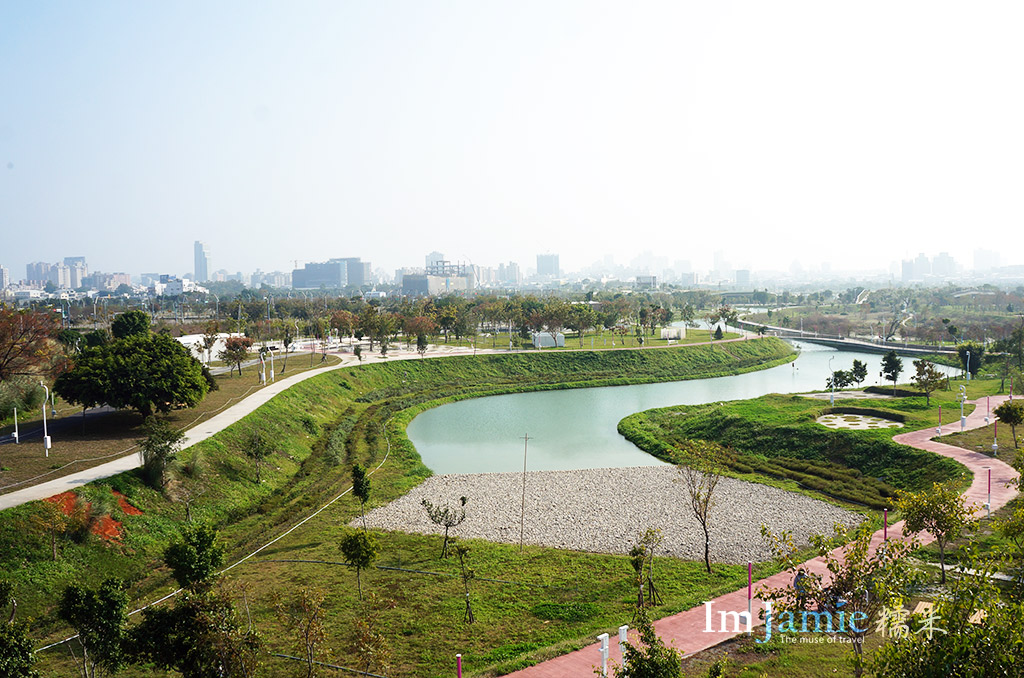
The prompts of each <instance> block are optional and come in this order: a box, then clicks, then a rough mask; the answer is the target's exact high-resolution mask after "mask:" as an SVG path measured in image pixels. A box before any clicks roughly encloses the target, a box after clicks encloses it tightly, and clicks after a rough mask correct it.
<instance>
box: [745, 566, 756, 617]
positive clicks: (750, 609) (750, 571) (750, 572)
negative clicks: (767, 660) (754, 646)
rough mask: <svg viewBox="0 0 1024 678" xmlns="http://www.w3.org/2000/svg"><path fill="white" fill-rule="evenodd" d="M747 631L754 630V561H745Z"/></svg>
mask: <svg viewBox="0 0 1024 678" xmlns="http://www.w3.org/2000/svg"><path fill="white" fill-rule="evenodd" d="M746 622H747V633H748V634H749V633H751V632H752V631H753V630H754V563H753V562H752V561H750V560H748V561H747V619H746Z"/></svg>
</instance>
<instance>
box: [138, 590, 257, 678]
mask: <svg viewBox="0 0 1024 678" xmlns="http://www.w3.org/2000/svg"><path fill="white" fill-rule="evenodd" d="M242 599H243V601H245V605H246V615H245V617H246V619H249V618H250V616H251V615H250V614H249V613H248V602H247V598H246V597H245V595H244V594H243V596H242ZM131 647H132V655H133V658H134V659H135V661H136V662H138V663H142V664H155V665H156V666H157V667H159V668H161V669H164V670H174V671H178V672H179V673H181V675H182V677H183V678H222V677H226V676H231V677H232V678H249V677H252V676H255V675H256V671H257V667H258V665H259V659H260V656H261V654H262V652H263V641H262V639H261V638H260V636H259V634H258V633H256V631H255V630H254V629H253V627H252V624H251V622H249V623H248V624H247V625H246V626H245V627H243V625H242V620H241V618H240V615H239V614H238V612H237V610H236V609H235V606H234V602H233V598H232V589H231V588H230V587H229V586H228V585H226V584H223V583H221V584H220V585H218V586H216V587H210V588H206V589H203V590H186V591H185V592H184V593H182V594H181V595H180V596H178V597H177V598H176V600H175V604H174V607H172V608H166V607H148V608H146V609H145V610H143V611H142V622H141V623H140V624H138V625H137V626H135V627H134V628H133V629H132V633H131Z"/></svg>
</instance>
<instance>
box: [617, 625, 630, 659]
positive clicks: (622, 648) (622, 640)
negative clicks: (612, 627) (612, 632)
mask: <svg viewBox="0 0 1024 678" xmlns="http://www.w3.org/2000/svg"><path fill="white" fill-rule="evenodd" d="M627 633H629V625H628V624H623V625H622V626H620V627H619V654H625V652H626V634H627Z"/></svg>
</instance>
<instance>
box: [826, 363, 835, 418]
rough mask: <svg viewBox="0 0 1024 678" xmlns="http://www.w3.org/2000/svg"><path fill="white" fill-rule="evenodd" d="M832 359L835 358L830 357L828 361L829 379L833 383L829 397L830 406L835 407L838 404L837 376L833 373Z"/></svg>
mask: <svg viewBox="0 0 1024 678" xmlns="http://www.w3.org/2000/svg"><path fill="white" fill-rule="evenodd" d="M832 358H835V356H829V359H828V373H829V379H830V380H831V382H832V392H831V393H829V396H828V404H829V406H830V407H834V406H835V404H836V375H835V372H833V371H832Z"/></svg>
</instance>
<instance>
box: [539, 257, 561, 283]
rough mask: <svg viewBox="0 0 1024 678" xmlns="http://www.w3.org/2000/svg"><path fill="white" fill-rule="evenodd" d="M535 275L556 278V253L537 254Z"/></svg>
mask: <svg viewBox="0 0 1024 678" xmlns="http://www.w3.org/2000/svg"><path fill="white" fill-rule="evenodd" d="M537 275H538V276H541V277H545V276H546V277H551V278H557V277H558V276H559V268H558V255H557V254H538V255H537Z"/></svg>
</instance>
